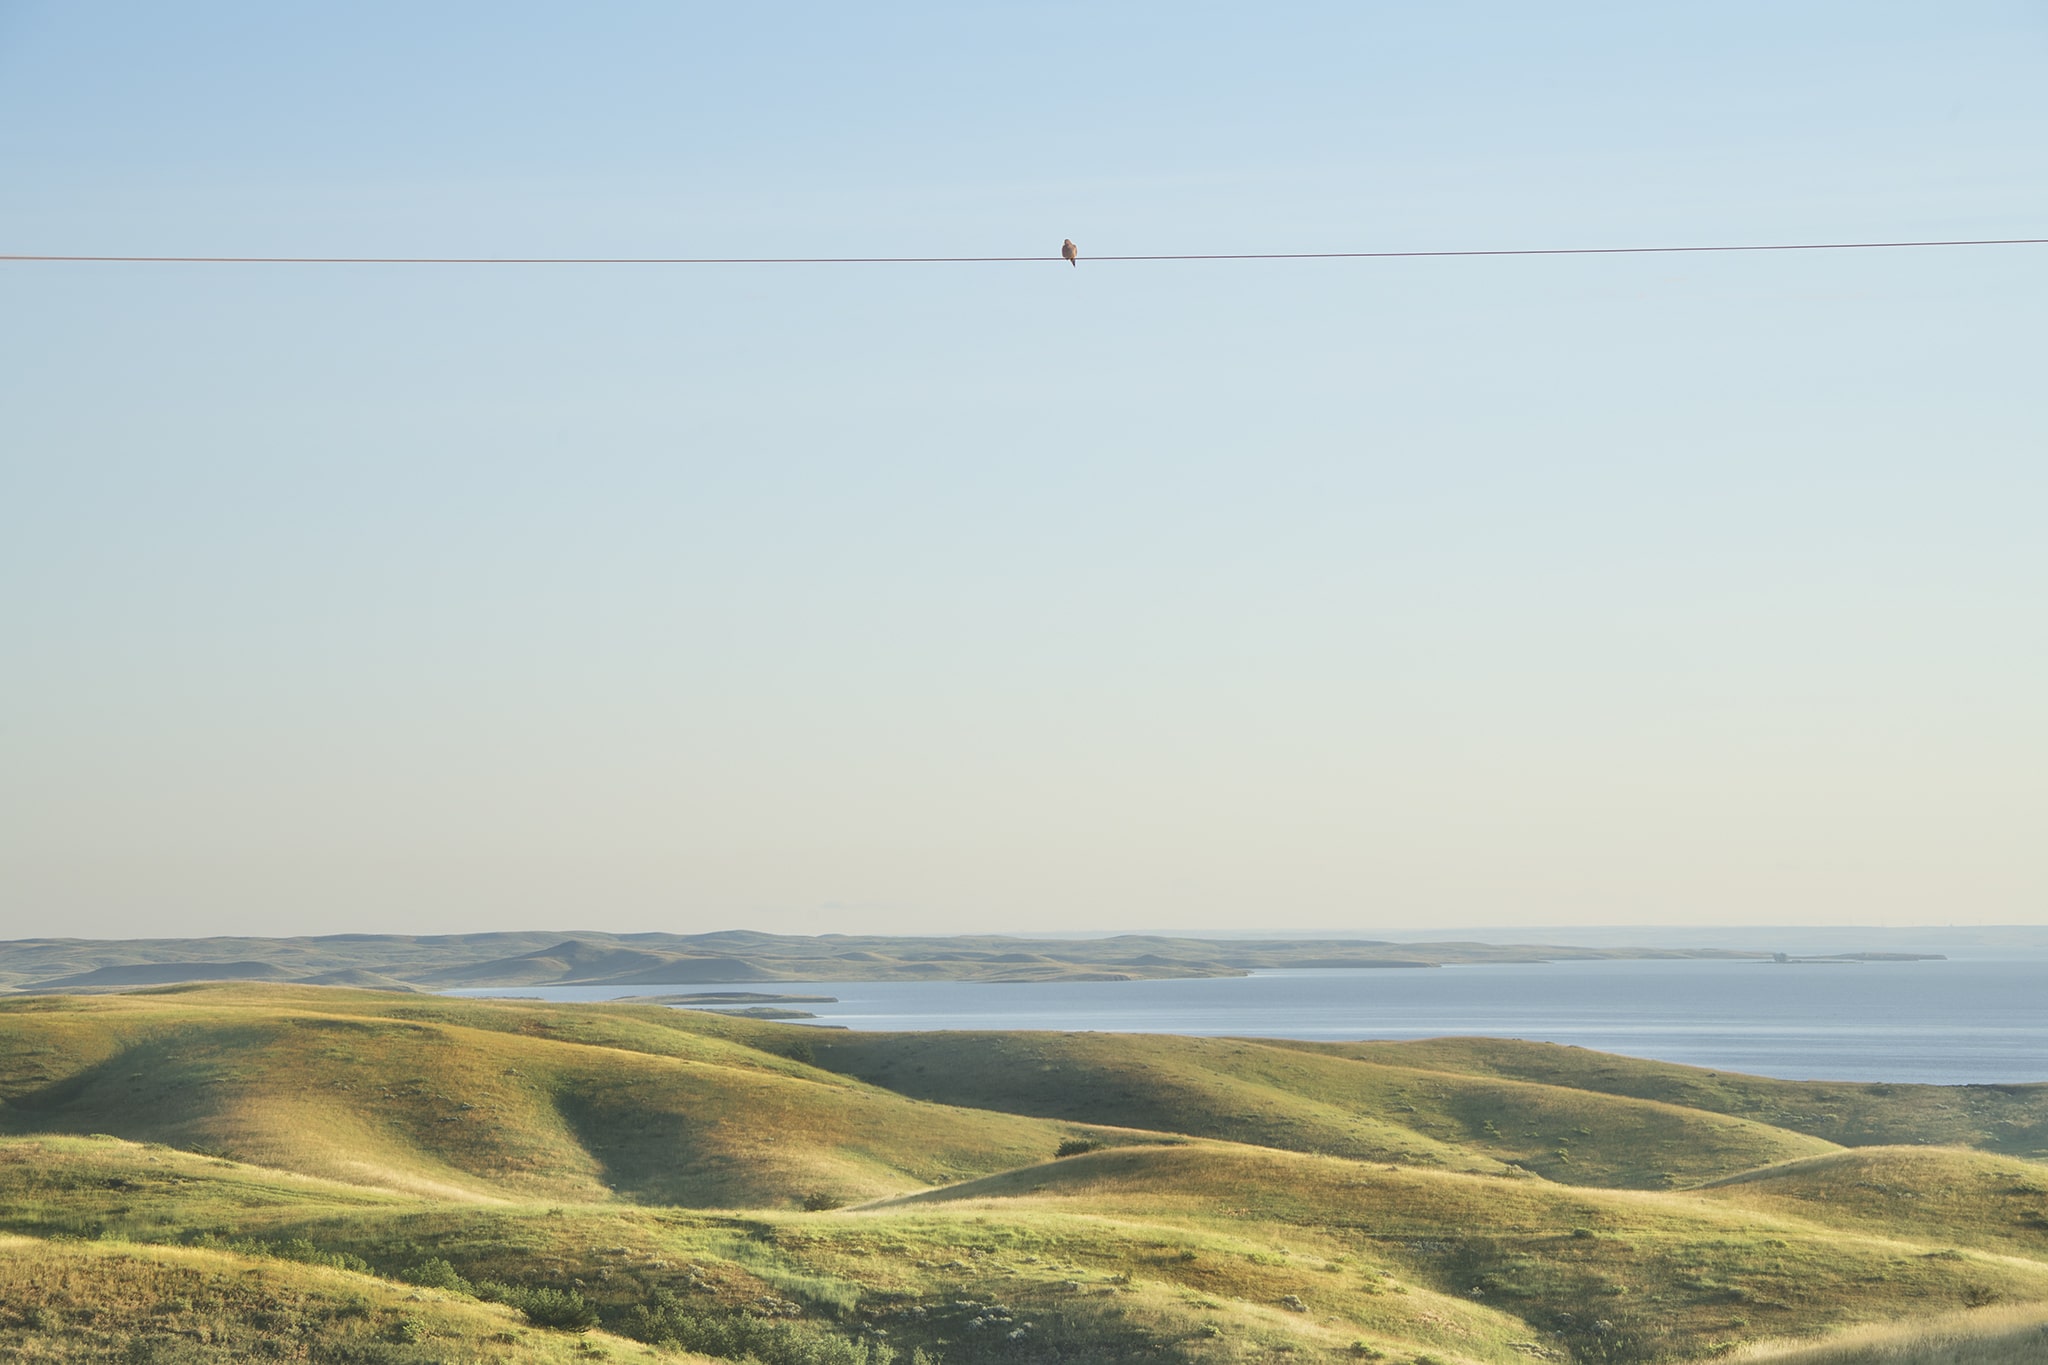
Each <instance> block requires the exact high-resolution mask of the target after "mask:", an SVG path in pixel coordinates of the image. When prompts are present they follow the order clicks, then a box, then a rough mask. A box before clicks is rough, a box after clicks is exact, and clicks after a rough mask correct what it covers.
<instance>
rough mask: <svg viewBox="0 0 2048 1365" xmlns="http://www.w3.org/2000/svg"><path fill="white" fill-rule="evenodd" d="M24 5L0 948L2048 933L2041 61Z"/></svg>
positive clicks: (706, 9)
mask: <svg viewBox="0 0 2048 1365" xmlns="http://www.w3.org/2000/svg"><path fill="white" fill-rule="evenodd" d="M879 9H880V10H881V11H882V12H881V13H879V14H876V13H869V12H855V11H854V9H853V7H848V6H841V5H823V4H820V5H780V6H709V5H703V6H700V5H685V4H664V5H653V4H649V5H624V4H612V5H591V6H577V7H565V6H538V5H506V4H490V5H482V4H478V5H456V4H439V5H433V6H419V5H378V4H359V5H351V6H346V7H334V8H331V9H329V10H328V11H326V12H325V13H324V14H323V13H321V12H317V11H314V10H311V9H309V8H307V7H298V6H278V5H273V4H247V5H230V4H208V3H192V4H185V5H178V6H162V5H154V4H147V5H145V4H99V5H91V6H84V5H63V4H54V3H18V2H17V3H6V2H5V0H0V252H64V253H150V254H159V253H160V254H188V253H189V254H229V253H231V254H289V255H317V254H349V255H377V254H403V255H416V254H425V255H440V254H458V255H472V254H474V255H498V254H506V255H535V254H566V255H579V256H585V255H779V254H806V255H811V254H816V255H861V254H871V253H885V254H924V253H935V254H949V255H950V254H975V255H979V254H998V255H1007V254H1028V253H1037V252H1043V253H1045V254H1046V255H1048V256H1050V255H1051V254H1052V253H1054V252H1056V251H1057V249H1058V245H1059V242H1060V239H1061V238H1062V237H1068V236H1071V237H1073V238H1074V239H1075V240H1076V241H1078V242H1079V243H1080V245H1081V248H1082V252H1083V259H1082V262H1081V265H1080V266H1079V268H1077V269H1069V268H1068V267H1066V266H1064V265H1062V264H1059V263H1057V262H1048V263H1045V264H1042V265H1041V264H1025V265H989V266H928V267H902V266H867V267H839V268H824V267H816V268H810V267H805V268H798V267H788V268H782V267H776V268H768V267H731V268H674V269H623V268H621V269H579V270H567V269H559V270H514V269H501V268H468V269H456V268H444V269H431V268H407V267H317V268H316V267H289V268H287V267H263V268H258V267H202V266H155V267H149V266H115V265H91V266H83V265H68V266H58V265H32V264H5V263H0V678H4V681H0V695H4V700H5V708H4V713H0V936H6V937H15V936H25V935H32V934H42V933H50V932H69V933H86V934H108V935H113V934H132V933H158V932H163V933H196V932H277V933H290V932H329V931H337V930H344V929H365V930H418V931H423V932H424V931H434V930H465V929H478V928H493V927H503V928H523V927H539V926H558V927H572V926H577V925H581V926H585V927H591V928H604V929H618V930H634V929H678V930H696V929H713V928H724V927H731V926H735V925H747V926H752V927H759V928H768V929H786V930H805V931H823V930H846V931H888V930H904V931H912V930H937V929H949V928H963V929H964V928H970V927H973V928H981V927H987V928H999V929H1073V928H1090V929H1099V928H1147V927H1162V926H1171V927H1179V928H1203V927H1210V928H1256V927H1259V926H1262V925H1287V926H1291V927H1304V928H1306V927H1315V926H1323V927H1329V928H1341V929H1373V928H1388V929H1395V928H1423V929H1427V928H1430V927H1432V926H1451V925H1460V924H1471V923H1486V924H1492V925H1511V924H1514V923H1553V924H1554V923H1560V922H1577V923H1596V922H1615V923H1643V924H1658V923H1679V922H1684V923H1710V922H1717V921H1721V922H1732V923H1744V924H1755V923H1758V922H1761V921H1769V920H1774V919H1776V920H1785V921H1793V922H1802V923H1830V922H1895V923H1922V922H1949V921H1955V922H1972V921H1989V922H2016V921H2024V922H2040V921H2043V920H2048V840H2044V839H2043V838H2042V837H2041V830H2042V828H2043V827H2044V824H2048V818H2044V817H2048V706H2044V704H2043V702H2042V700H2041V699H2042V698H2043V697H2044V696H2048V605H2044V604H2048V536H2044V534H2043V531H2042V527H2043V526H2044V524H2048V472H2044V469H2048V461H2044V457H2048V415H2044V405H2043V401H2042V397H2041V392H2042V388H2043V385H2042V380H2041V377H2040V371H2041V367H2042V344H2043V322H2042V319H2043V317H2044V316H2048V308H2044V305H2048V247H2006V248H1977V249H1969V250H1951V251H1925V252H1857V253H1834V254H1820V253H1798V254H1785V255H1762V256H1701V257H1640V258H1573V259H1506V260H1480V261H1472V260H1465V261H1442V260H1438V261H1408V262H1392V261H1349V262H1247V263H1237V264H1165V263H1148V264H1138V263H1131V264H1118V263H1110V262H1101V261H1096V262H1091V261H1090V260H1089V259H1088V257H1089V254H1090V253H1095V254H1102V255H1108V254H1123V253H1138V252H1160V251H1169V252H1170V251H1246V250H1250V251H1313V250H1377V249H1428V248H1478V247H1511V246H1567V245H1610V244H1616V245H1618V244H1671V243H1687V242H1717V241H1727V242H1748V241H1772V240H1779V241H1800V240H1842V239H1858V240H1861V239H1894V238H1921V237H1986V236H1991V237H2004V236H2027V237H2037V236H2048V79H2044V69H2048V8H2044V7H2043V6H2042V5H2040V4H2037V3H1962V4H1955V5H1944V6H1933V5H1925V4H1912V5H1907V4H1875V5H1873V4H1868V3H1860V4H1824V3H1808V4H1784V3H1773V4H1744V3H1736V4H1716V5H1693V6H1685V7H1675V6H1645V5H1641V4H1611V5H1610V4H1581V5H1564V6H1546V7H1535V6H1527V5H1520V4H1505V3H1502V4H1441V5H1428V6H1415V5H1398V6H1397V5H1379V4H1341V5H1339V4H1332V5H1306V4H1304V5H1278V6H1265V7H1259V6H1244V5H1231V6H1223V5H1186V4H1177V5H1171V6H1167V5H1159V6H1153V5H1119V6H1099V5H1088V6H1082V5H1058V4H1034V5H1029V6H1024V5H1016V6H1011V5H973V6H962V5H945V6H939V5H932V6H926V5H907V4H906V5H886V6H881V7H879Z"/></svg>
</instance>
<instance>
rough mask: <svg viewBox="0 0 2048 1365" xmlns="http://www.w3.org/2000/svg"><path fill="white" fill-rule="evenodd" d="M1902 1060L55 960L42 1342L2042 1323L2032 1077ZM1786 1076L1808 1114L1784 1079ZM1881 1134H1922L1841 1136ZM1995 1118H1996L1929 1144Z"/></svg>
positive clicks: (799, 1343)
mask: <svg viewBox="0 0 2048 1365" xmlns="http://www.w3.org/2000/svg"><path fill="white" fill-rule="evenodd" d="M1581 1081H1583V1082H1585V1083H1584V1084H1580V1083H1577V1082H1581ZM1887 1089H1888V1091H1889V1093H1887V1094H1882V1095H1881V1094H1877V1093H1874V1092H1873V1090H1872V1088H1870V1087H1864V1086H1847V1087H1827V1086H1820V1087H1808V1086H1793V1085H1789V1084H1788V1083H1781V1082H1768V1081H1758V1080H1756V1079H1755V1078H1748V1077H1728V1076H1716V1075H1713V1074H1712V1073H1704V1072H1696V1071H1692V1070H1690V1069H1686V1068H1671V1067H1662V1066H1659V1065H1657V1064H1652V1063H1637V1062H1632V1061H1629V1060H1628V1059H1623V1058H1612V1057H1602V1056H1600V1055H1599V1054H1592V1053H1583V1052H1579V1051H1578V1050H1576V1049H1545V1048H1533V1047H1530V1046H1526V1045H1519V1044H1501V1043H1495V1044H1490V1045H1489V1044H1486V1043H1484V1042H1480V1041H1476V1040H1447V1041H1442V1042H1438V1043H1430V1044H1392V1045H1378V1044H1371V1045H1336V1046H1316V1045H1296V1044H1289V1043H1280V1042H1255V1041H1249V1040H1231V1039H1186V1038H1172V1037H1155V1036H1145V1037H1117V1036H1111V1035H1095V1034H1086V1035H1059V1034H919V1035H886V1034H848V1033H843V1032H838V1031H827V1030H815V1029H805V1028H803V1027H800V1026H793V1025H788V1024H779V1023H772V1022H763V1021H759V1020H753V1019H745V1018H732V1017H726V1016H719V1015H711V1014H704V1013H699V1012H694V1011H682V1010H669V1009H664V1008H661V1007H659V1006H652V1005H625V1004H619V1005H590V1006H565V1005H547V1004H541V1003H537V1002H524V1001H482V1000H455V999H443V998H437V997H431V996H422V995H418V994H404V993H390V992H374V991H362V990H350V989H339V988H314V987H308V986H297V985H274V984H255V983H249V984H234V985H208V986H173V987H159V988H155V989H149V990H142V991H136V992H130V993H125V994H95V995H90V996H30V997H17V998H13V999H8V1000H0V1354H7V1355H8V1357H9V1358H17V1357H18V1358H22V1359H38V1358H41V1359H78V1360H86V1359H93V1360H98V1359H121V1358H131V1359H150V1360H156V1359H163V1360H180V1359H192V1360H198V1359H208V1360H214V1359H256V1358H269V1357H268V1356H267V1355H266V1354H265V1353H266V1352H268V1351H271V1350H272V1349H273V1348H272V1345H269V1344H266V1343H276V1342H280V1341H282V1342H286V1343H288V1344H289V1346H290V1349H289V1350H288V1351H287V1354H288V1355H296V1356H298V1357H300V1358H306V1359H313V1360H335V1361H386V1360H388V1361H394V1362H403V1361H414V1360H464V1359H473V1360H523V1359H529V1358H530V1359H536V1360H539V1359H594V1358H598V1356H599V1355H600V1354H604V1355H608V1356H609V1358H613V1359H669V1360H678V1359H690V1358H692V1355H691V1353H692V1352H694V1353H697V1354H699V1355H702V1356H703V1357H705V1358H710V1359H721V1360H739V1359H741V1358H743V1357H748V1356H751V1357H752V1358H754V1359H756V1360H758V1361H761V1362H763V1365H890V1362H898V1363H900V1365H919V1360H918V1357H919V1355H920V1353H921V1354H922V1360H923V1362H924V1365H931V1363H932V1362H940V1361H943V1362H948V1363H949V1365H969V1363H972V1362H989V1365H1025V1362H1038V1361H1047V1362H1052V1361H1060V1362H1078V1361H1090V1362H1093V1361H1131V1362H1139V1361H1143V1362H1160V1361H1165V1362H1183V1363H1185V1365H1198V1363H1201V1365H1206V1363H1208V1362H1217V1363H1218V1365H1222V1363H1224V1362H1232V1363H1234V1362H1250V1361H1272V1360H1286V1361H1291V1362H1302V1363H1305V1362H1315V1361H1331V1362H1334V1361H1352V1360H1380V1361H1383V1362H1387V1363H1388V1365H1414V1363H1415V1362H1418V1361H1423V1362H1436V1363H1437V1365H1508V1362H1528V1361H1532V1360H1551V1361H1559V1362H1565V1361H1586V1362H1596V1361H1597V1362H1611V1363H1613V1365H1619V1363H1620V1362H1642V1363H1643V1365H1648V1363H1649V1362H1674V1363H1675V1362H1688V1361H1704V1360H1710V1359H1712V1360H1723V1359H1730V1358H1736V1357H1737V1356H1738V1355H1739V1353H1741V1352H1744V1351H1752V1350H1753V1351H1776V1352H1780V1353H1782V1352H1785V1351H1796V1350H1801V1349H1806V1348H1805V1346H1803V1345H1801V1343H1802V1342H1806V1341H1809V1340H1811V1339H1815V1338H1820V1337H1828V1334H1840V1333H1844V1332H1847V1333H1852V1334H1853V1333H1854V1332H1856V1331H1858V1330H1862V1329H1870V1330H1872V1331H1875V1332H1877V1334H1878V1335H1876V1336H1871V1337H1869V1338H1868V1339H1867V1340H1865V1339H1861V1338H1855V1337H1853V1336H1848V1337H1828V1340H1827V1341H1825V1342H1823V1343H1822V1346H1823V1347H1824V1348H1825V1349H1828V1350H1836V1349H1841V1350H1850V1349H1854V1350H1865V1349H1868V1350H1879V1349H1884V1350H1889V1349H1892V1347H1894V1346H1897V1345H1899V1344H1900V1343H1901V1342H1905V1341H1907V1340H1908V1339H1909V1338H1911V1333H1913V1332H1915V1331H1919V1330H1920V1328H1921V1327H1922V1326H1925V1325H1926V1324H1930V1323H1933V1324H1937V1325H1939V1324H1942V1323H1945V1322H1950V1320H1951V1319H1954V1321H1957V1322H1962V1323H1965V1324H1974V1325H1973V1326H1970V1328H1969V1330H1968V1331H1966V1332H1965V1331H1963V1329H1962V1328H1960V1327H1955V1326H1953V1324H1951V1325H1950V1326H1941V1327H1940V1328H1939V1330H1940V1331H1942V1332H1947V1333H1949V1336H1951V1337H1956V1334H1957V1333H1958V1332H1962V1336H1961V1337H1956V1339H1957V1340H1959V1341H1960V1340H1963V1338H1965V1337H1966V1338H1967V1342H1966V1345H1967V1346H1968V1349H1970V1350H1977V1351H1980V1352H1995V1351H1996V1350H2001V1349H2005V1347H2004V1346H2003V1345H2000V1344H1999V1343H2001V1342H2006V1340H2007V1338H2010V1339H2011V1341H2014V1342H2018V1341H2029V1342H2030V1341H2031V1339H2029V1338H2025V1337H2024V1334H2021V1335H2017V1336H2015V1335H2014V1334H2013V1333H2014V1332H2017V1331H2018V1329H2017V1328H2014V1329H2013V1331H2011V1332H2008V1331H2006V1330H2005V1329H2004V1328H1995V1329H1994V1325H1993V1323H1992V1320H1993V1319H1996V1318H1997V1315H1999V1314H2007V1315H2011V1314H2015V1313H2018V1314H2022V1316H2023V1315H2024V1313H2026V1312H2032V1311H2033V1310H2032V1309H2031V1308H2028V1307H2027V1306H2028V1305H2041V1304H2048V1165H2042V1164H2040V1163H2037V1162H2033V1161H2030V1160H2026V1159H2022V1158H2019V1157H2015V1156H2013V1155H2010V1154H2009V1151H2008V1149H2009V1148H2010V1147H2011V1146H2012V1145H2014V1139H2013V1137H2012V1134H2013V1133H2015V1132H2020V1131H2022V1130H2024V1128H2025V1125H2026V1124H2027V1123H2029V1122H2031V1119H2030V1118H2029V1117H2028V1115H2030V1114H2031V1112H2032V1110H2031V1108H2030V1107H2029V1106H2030V1105H2031V1103H2032V1101H2033V1096H2032V1094H2031V1093H2030V1089H2029V1088H2014V1089H2013V1090H2012V1091H2011V1092H2005V1091H1994V1092H1991V1093H1992V1094H1996V1095H1997V1096H1998V1098H1996V1099H1992V1098H1988V1097H1986V1096H1980V1095H1979V1093H1978V1092H1979V1090H1980V1089H1982V1088H1967V1089H1966V1090H1948V1089H1943V1088H1937V1087H1911V1086H1900V1087H1888V1088H1887ZM1688 1097H1697V1098H1700V1099H1701V1100H1703V1101H1704V1102H1703V1103H1700V1104H1691V1103H1687V1102H1686V1100H1687V1099H1688ZM1821 1099H1833V1100H1836V1101H1838V1102H1837V1103H1835V1104H1833V1105H1832V1106H1830V1107H1827V1108H1818V1107H1816V1106H1817V1101H1818V1100H1821ZM1788 1112H1789V1113H1790V1114H1796V1115H1797V1116H1798V1117H1799V1118H1801V1120H1802V1121H1804V1120H1807V1119H1811V1120H1813V1121H1812V1122H1807V1123H1805V1127H1804V1128H1800V1127H1794V1126H1790V1125H1788V1124H1779V1123H1774V1122H1771V1121H1770V1120H1769V1118H1767V1117H1765V1115H1778V1116H1785V1115H1787V1114H1788ZM1830 1116H1831V1117H1830ZM1923 1123H1924V1127H1918V1126H1916V1124H1923ZM1811 1130H1819V1131H1811ZM1866 1133H1870V1134H1879V1135H1882V1136H1883V1137H1885V1138H1887V1139H1889V1141H1890V1143H1891V1144H1892V1145H1858V1146H1849V1145H1838V1143H1839V1141H1840V1140H1841V1139H1854V1138H1857V1137H1859V1136H1861V1135H1863V1134H1866ZM1957 1134H1960V1135H1961V1136H1962V1137H1963V1138H1965V1139H1966V1140H1968V1139H1971V1138H1974V1139H1976V1145H1977V1148H1979V1149H1978V1150H1973V1149H1971V1148H1967V1147H1964V1146H1960V1145H1957V1146H1944V1147H1932V1146H1927V1145H1922V1143H1921V1139H1922V1138H1935V1137H1940V1138H1944V1139H1947V1138H1952V1137H1953V1136H1955V1135H1957ZM1901 1140H1903V1141H1904V1142H1905V1143H1906V1144H1909V1145H1905V1146H1900V1145H1896V1144H1897V1143H1898V1142H1900V1141H1901ZM2024 1140H2025V1139H2024V1138H2021V1139H2019V1141H2020V1142H2021V1143H2023V1142H2024ZM1060 1152H1065V1153H1067V1155H1056V1153H1060ZM1957 1314H1961V1315H1963V1316H1962V1317H1961V1318H1959V1319H1957V1318H1954V1315H1957ZM593 1320H594V1321H595V1322H596V1323H597V1324H598V1328H599V1329H598V1330H595V1331H585V1330H582V1329H586V1328H588V1327H589V1325H590V1323H591V1322H592V1321H593ZM2020 1320H2021V1319H2020V1318H2018V1317H2014V1318H2012V1319H2011V1321H2012V1322H2018V1321H2020ZM2027 1321H2032V1319H2027ZM1980 1329H1981V1330H1980ZM1929 1330H1933V1329H1929ZM2001 1332H2003V1333H2004V1335H2003V1336H2001V1335H2000V1333H2001ZM1887 1334H1888V1335H1887ZM1911 1339H1914V1340H1918V1338H1911ZM1944 1340H1947V1338H1944ZM1821 1348H1822V1347H1816V1349H1821ZM1942 1349H1946V1347H1943V1348H1942ZM181 1352H182V1353H183V1354H180V1353H181ZM1758 1358H1759V1359H1761V1358H1763V1357H1761V1356H1759V1357H1758ZM1788 1358H1796V1359H1801V1360H1803V1359H1804V1358H1803V1357H1788ZM1918 1358H1919V1357H1911V1356H1898V1355H1896V1354H1895V1355H1893V1356H1883V1355H1869V1356H1842V1357H1840V1360H1841V1361H1843V1362H1847V1361H1850V1360H1852V1359H1853V1360H1855V1361H1858V1362H1861V1361H1863V1360H1865V1359H1867V1360H1869V1361H1870V1362H1872V1365H1876V1362H1878V1361H1893V1362H1897V1361H1904V1360H1907V1359H1918ZM1929 1358H1932V1357H1929ZM2020 1358H2025V1357H2014V1359H2020ZM1820 1359H1822V1357H1815V1358H1814V1362H1815V1365H1818V1361H1819V1360H1820ZM1825 1359H1827V1360H1828V1361H1829V1362H1830V1365H1834V1362H1835V1361H1836V1359H1837V1358H1836V1357H1832V1356H1831V1357H1825ZM1956 1360H1957V1361H1958V1362H1959V1365H1962V1363H1963V1362H1967V1365H2005V1363H2004V1361H2003V1359H2002V1358H2001V1357H1999V1356H1997V1355H1996V1354H1981V1355H1980V1356H1958V1357H1956Z"/></svg>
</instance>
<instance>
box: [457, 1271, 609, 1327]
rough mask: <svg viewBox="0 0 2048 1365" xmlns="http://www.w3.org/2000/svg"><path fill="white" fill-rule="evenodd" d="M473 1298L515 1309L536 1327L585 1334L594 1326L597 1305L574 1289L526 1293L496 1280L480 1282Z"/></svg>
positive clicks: (521, 1288) (520, 1286) (595, 1324)
mask: <svg viewBox="0 0 2048 1365" xmlns="http://www.w3.org/2000/svg"><path fill="white" fill-rule="evenodd" d="M476 1295H477V1297H478V1298H480V1299H491V1300H494V1301H496V1302H498V1303H502V1304H504V1305H505V1306H506V1307H508V1308H516V1309H518V1310H519V1311H520V1312H521V1313H523V1314H524V1315H525V1316H526V1320H527V1321H528V1322H530V1323H532V1324H533V1325H534V1326H535V1327H553V1328H557V1329H559V1330H561V1331H565V1332H587V1331H589V1330H590V1329H591V1328H593V1327H595V1326H597V1307H596V1305H594V1304H592V1303H590V1302H589V1301H588V1300H586V1299H585V1298H584V1297H583V1296H582V1295H581V1294H579V1293H577V1292H576V1291H575V1290H573V1289H546V1288H541V1289H528V1288H526V1287H525V1286H523V1285H516V1284H502V1283H500V1282H498V1281H497V1280H479V1281H478V1282H477V1285H476Z"/></svg>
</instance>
